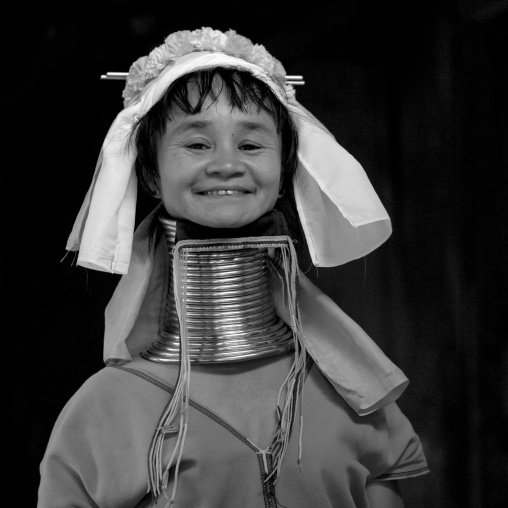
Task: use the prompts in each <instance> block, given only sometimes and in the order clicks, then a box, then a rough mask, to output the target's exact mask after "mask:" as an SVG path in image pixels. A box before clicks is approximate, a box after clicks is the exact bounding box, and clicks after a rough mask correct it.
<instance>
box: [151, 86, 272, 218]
mask: <svg viewBox="0 0 508 508" xmlns="http://www.w3.org/2000/svg"><path fill="white" fill-rule="evenodd" d="M220 85H221V83H220V82H218V81H217V82H216V84H215V86H216V87H220ZM189 99H190V101H191V103H193V104H194V108H193V109H194V111H195V112H194V114H193V115H191V116H189V115H188V114H187V113H185V112H184V111H182V110H180V109H173V111H171V113H170V115H171V117H170V119H168V122H167V124H166V132H165V133H164V134H163V135H162V137H161V138H160V140H159V143H158V145H159V146H158V157H157V162H158V169H159V175H160V176H159V182H158V183H159V187H160V193H161V197H162V202H163V203H164V207H165V208H166V210H167V211H168V213H169V214H170V215H171V216H172V217H174V218H175V219H183V218H185V219H188V220H191V221H193V222H195V223H197V224H201V225H202V226H210V227H216V228H236V227H241V226H245V225H246V224H249V223H251V222H253V221H255V220H256V219H258V218H259V217H261V215H264V214H265V213H266V212H268V211H270V210H272V209H273V207H274V206H275V202H276V201H277V195H278V192H279V188H280V183H281V140H280V135H279V133H278V132H277V126H276V125H275V121H274V119H273V118H272V117H271V116H270V115H269V114H268V113H267V112H266V111H264V110H263V109H261V110H260V108H257V107H256V106H255V105H248V106H247V108H246V109H247V111H245V112H244V111H242V110H240V109H238V108H235V107H234V105H232V104H231V103H230V101H229V100H228V98H227V96H226V94H225V93H220V92H219V95H218V96H217V98H215V99H214V98H207V99H206V100H205V102H204V103H203V104H202V106H201V107H200V110H199V111H196V109H197V108H196V106H195V104H197V103H198V100H199V93H198V89H197V87H196V86H195V85H194V86H192V84H191V88H190V96H189Z"/></svg>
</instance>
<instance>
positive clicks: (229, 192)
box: [200, 189, 247, 196]
mask: <svg viewBox="0 0 508 508" xmlns="http://www.w3.org/2000/svg"><path fill="white" fill-rule="evenodd" d="M200 194H203V195H204V196H237V195H240V194H247V191H241V190H232V189H217V190H211V191H205V192H201V193H200Z"/></svg>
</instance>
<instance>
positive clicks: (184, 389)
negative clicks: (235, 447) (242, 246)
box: [148, 249, 190, 506]
mask: <svg viewBox="0 0 508 508" xmlns="http://www.w3.org/2000/svg"><path fill="white" fill-rule="evenodd" d="M173 274H174V296H175V304H176V307H177V312H178V316H179V320H180V341H181V343H180V344H181V345H180V368H179V372H178V380H177V383H176V387H175V392H174V394H173V397H172V398H171V400H170V401H169V402H168V404H167V406H166V408H165V409H164V412H163V413H162V416H161V418H160V420H159V424H158V425H157V428H156V430H155V434H154V437H153V439H152V443H151V445H150V450H149V454H148V472H149V474H148V476H149V478H148V492H150V493H151V494H152V500H153V501H155V500H156V499H157V498H158V497H159V496H160V495H161V494H164V496H166V498H167V494H166V490H167V486H168V481H169V470H170V468H171V467H172V465H173V464H175V474H174V485H173V492H172V495H171V499H170V500H169V503H168V505H167V506H172V505H173V504H174V502H175V495H176V487H177V483H178V472H179V469H180V462H181V459H182V453H183V448H184V444H185V438H186V436H187V428H188V419H189V390H190V358H189V344H188V335H187V312H186V304H185V302H186V299H187V252H186V251H183V252H182V251H180V250H177V249H175V250H174V252H173ZM177 419H179V423H178V425H175V424H174V422H175V420H177ZM173 433H178V436H177V440H176V444H175V448H174V450H173V453H172V454H171V457H170V459H169V461H168V464H167V466H166V467H165V468H164V466H163V462H162V451H163V444H164V438H165V436H166V434H173ZM175 457H176V460H175Z"/></svg>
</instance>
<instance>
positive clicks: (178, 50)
mask: <svg viewBox="0 0 508 508" xmlns="http://www.w3.org/2000/svg"><path fill="white" fill-rule="evenodd" d="M197 51H210V52H212V53H224V54H226V55H230V56H234V57H235V58H240V59H242V60H244V61H246V62H249V63H251V64H254V65H257V66H258V67H261V69H263V70H264V71H265V72H266V73H268V74H270V75H272V76H274V77H275V78H277V79H278V80H279V81H280V82H281V83H282V84H284V83H285V80H286V71H285V70H284V67H283V66H282V64H281V63H280V62H279V61H278V60H277V59H276V58H274V57H273V56H272V55H270V53H268V51H266V49H265V47H264V46H262V45H261V44H253V43H252V42H251V41H250V40H249V39H247V38H246V37H243V36H242V35H238V34H237V33H236V32H235V31H234V30H228V31H227V32H225V33H224V32H221V31H219V30H213V29H212V28H209V27H203V28H201V29H199V30H194V31H192V32H191V31H190V30H182V31H180V32H175V33H173V34H171V35H169V36H168V37H167V38H166V40H165V41H164V44H162V45H161V46H158V47H157V48H155V49H154V50H152V51H151V52H150V54H149V55H148V56H142V57H141V58H138V59H137V60H136V61H135V62H134V63H133V64H132V65H131V67H130V69H129V74H128V76H127V84H126V86H125V89H124V91H123V94H122V96H123V98H124V105H125V106H128V105H129V104H132V102H133V101H134V100H136V99H137V98H138V97H139V95H140V93H141V91H142V90H143V89H144V88H145V86H146V85H147V84H148V83H149V82H150V81H151V80H153V79H154V78H156V77H157V76H159V74H160V73H161V72H162V71H163V70H164V69H165V68H166V67H168V66H171V65H174V63H175V62H176V61H177V60H178V59H179V58H181V57H182V56H185V55H188V54H189V53H193V52H197Z"/></svg>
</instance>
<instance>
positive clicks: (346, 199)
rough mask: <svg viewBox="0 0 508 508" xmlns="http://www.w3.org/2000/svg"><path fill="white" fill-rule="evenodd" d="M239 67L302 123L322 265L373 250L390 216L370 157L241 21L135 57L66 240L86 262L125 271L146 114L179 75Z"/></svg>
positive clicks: (313, 246)
mask: <svg viewBox="0 0 508 508" xmlns="http://www.w3.org/2000/svg"><path fill="white" fill-rule="evenodd" d="M212 67H225V68H235V69H239V70H242V71H247V72H249V73H251V74H252V75H253V76H254V77H256V78H257V79H259V80H261V81H263V82H264V83H266V84H267V85H268V86H270V87H271V89H272V90H273V92H274V93H275V94H276V96H277V97H278V98H279V100H280V101H281V102H282V103H283V104H284V105H285V106H286V107H287V108H288V110H289V112H290V114H291V116H292V118H293V120H294V122H295V125H296V127H297V130H298V138H299V151H298V166H297V169H296V173H295V177H294V181H293V183H294V194H295V201H296V206H297V212H298V215H299V218H300V222H301V224H302V228H303V232H304V234H305V237H306V240H307V245H308V248H309V252H310V255H311V258H312V261H313V263H314V265H315V266H322V267H326V266H336V265H340V264H343V263H347V262H348V261H351V260H353V259H357V258H360V257H363V256H365V255H366V254H368V253H369V252H371V251H373V250H374V249H376V248H377V247H378V246H379V245H381V244H382V243H383V242H384V241H385V240H386V239H387V238H388V237H389V236H390V234H391V223H390V219H389V217H388V214H387V213H386V210H385V209H384V207H383V205H382V203H381V201H380V200H379V198H378V196H377V194H376V192H375V191H374V189H373V187H372V185H371V183H370V181H369V179H368V177H367V175H366V174H365V171H364V170H363V168H362V167H361V165H360V164H359V163H358V162H357V161H356V160H355V159H354V158H353V157H352V156H351V155H350V154H349V153H348V152H347V151H346V150H344V148H342V147H341V146H340V145H339V144H338V143H337V142H336V140H335V139H334V138H333V136H332V135H331V134H330V132H329V131H328V130H327V129H326V128H325V127H324V126H322V125H321V124H320V122H319V121H318V120H317V119H316V118H315V117H314V116H313V115H312V114H311V113H309V112H308V111H307V110H306V109H305V108H304V107H303V106H302V105H301V104H299V103H298V102H297V101H296V100H295V93H294V89H293V87H292V86H291V85H288V83H287V82H286V80H285V70H284V68H283V67H282V65H281V64H280V62H279V61H278V60H276V59H275V58H274V57H272V56H271V55H270V54H269V53H268V52H267V51H266V49H265V48H264V47H263V46H260V45H258V44H252V43H251V41H250V40H249V39H247V38H245V37H242V36H241V35H238V34H237V33H236V32H235V31H234V30H229V31H228V32H226V33H223V32H220V31H218V30H212V29H211V28H202V29H200V30H195V31H193V32H190V31H182V32H176V33H174V34H172V35H170V36H169V37H168V38H167V39H166V41H165V42H164V44H162V45H161V46H159V47H158V48H156V49H154V50H153V51H152V52H151V53H150V54H149V55H148V56H147V57H142V58H140V59H138V60H137V61H136V62H134V64H133V65H132V66H131V69H130V71H129V74H128V76H127V85H126V87H125V90H124V93H123V97H124V99H125V108H124V109H123V110H122V111H121V112H120V113H119V114H118V116H117V118H116V119H115V121H114V122H113V124H112V125H111V127H110V129H109V131H108V134H107V136H106V139H105V141H104V143H103V146H102V149H101V152H100V155H99V159H98V162H97V165H96V169H95V174H94V176H93V179H92V184H91V186H90V189H89V191H88V193H87V195H86V197H85V200H84V202H83V205H82V207H81V209H80V211H79V213H78V216H77V218H76V221H75V223H74V226H73V229H72V232H71V234H70V236H69V239H68V241H67V246H66V249H67V250H69V251H78V250H79V254H78V259H77V264H78V265H80V266H84V267H87V268H91V269H95V270H101V271H109V272H112V273H120V274H125V273H127V271H128V270H129V265H130V260H131V253H132V247H133V236H134V219H135V213H136V193H137V179H136V174H135V171H134V162H135V159H136V153H135V150H134V149H130V147H129V142H130V139H131V134H132V131H133V129H134V128H135V125H136V122H137V120H138V119H139V118H140V117H142V116H143V115H144V114H146V112H147V111H148V110H149V109H150V108H151V107H152V106H153V105H154V104H155V103H156V102H157V101H158V100H159V99H160V98H161V97H162V95H163V94H164V93H165V91H166V90H167V89H168V87H169V86H170V85H171V83H173V82H174V81H175V80H176V79H178V78H179V77H181V76H184V75H186V74H189V73H191V72H194V71H196V70H200V69H206V68H212Z"/></svg>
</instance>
